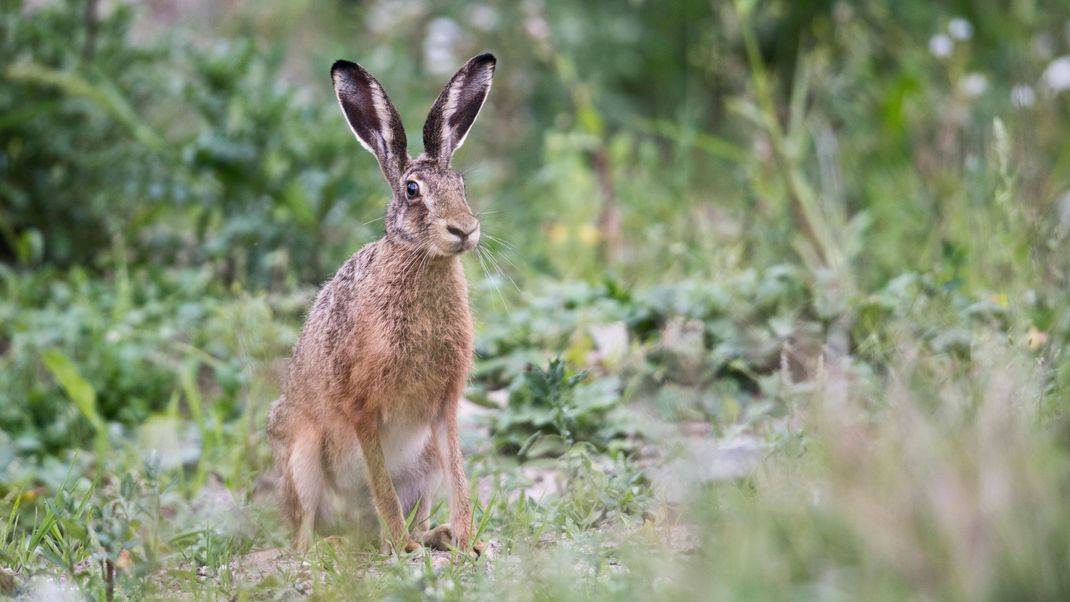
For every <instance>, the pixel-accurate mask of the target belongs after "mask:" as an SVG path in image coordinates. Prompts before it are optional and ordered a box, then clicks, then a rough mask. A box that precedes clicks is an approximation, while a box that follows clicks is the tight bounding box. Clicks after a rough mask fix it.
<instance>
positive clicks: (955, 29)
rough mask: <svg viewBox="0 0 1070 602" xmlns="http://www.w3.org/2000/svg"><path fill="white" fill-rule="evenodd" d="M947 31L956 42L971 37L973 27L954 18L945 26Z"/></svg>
mask: <svg viewBox="0 0 1070 602" xmlns="http://www.w3.org/2000/svg"><path fill="white" fill-rule="evenodd" d="M947 31H948V33H950V34H951V37H953V38H955V39H956V40H968V39H970V38H972V37H973V25H970V22H969V21H967V20H966V19H963V18H962V17H955V18H954V19H951V22H950V23H948V24H947Z"/></svg>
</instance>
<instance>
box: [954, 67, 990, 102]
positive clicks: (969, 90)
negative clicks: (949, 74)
mask: <svg viewBox="0 0 1070 602" xmlns="http://www.w3.org/2000/svg"><path fill="white" fill-rule="evenodd" d="M959 88H961V89H962V93H963V94H965V95H966V96H969V97H970V98H977V97H978V96H980V95H982V94H984V93H985V90H987V89H988V78H987V77H985V76H984V74H982V73H967V74H966V76H965V77H963V78H962V79H961V80H959Z"/></svg>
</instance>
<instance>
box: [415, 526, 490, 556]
mask: <svg viewBox="0 0 1070 602" xmlns="http://www.w3.org/2000/svg"><path fill="white" fill-rule="evenodd" d="M458 543H460V542H459V541H457V539H456V538H455V537H454V534H453V528H452V527H450V526H449V525H439V526H437V527H435V528H434V529H431V530H430V531H428V532H427V534H425V535H424V545H425V546H427V547H429V548H432V549H434V550H449V549H450V546H456V545H457V544H458ZM483 548H484V545H483V542H481V541H477V542H475V543H474V544H472V551H473V552H475V553H476V556H482V555H483Z"/></svg>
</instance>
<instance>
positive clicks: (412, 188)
mask: <svg viewBox="0 0 1070 602" xmlns="http://www.w3.org/2000/svg"><path fill="white" fill-rule="evenodd" d="M418 194H420V185H419V184H417V183H416V182H413V181H412V180H409V181H408V182H405V195H406V196H408V197H409V198H410V199H415V198H416V195H418Z"/></svg>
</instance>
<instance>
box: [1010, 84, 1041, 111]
mask: <svg viewBox="0 0 1070 602" xmlns="http://www.w3.org/2000/svg"><path fill="white" fill-rule="evenodd" d="M1036 101H1037V93H1036V92H1034V91H1033V87H1032V86H1029V85H1026V84H1018V85H1017V86H1015V87H1014V88H1011V104H1012V105H1014V106H1015V107H1016V108H1019V109H1025V108H1028V107H1031V106H1033V105H1034V104H1035V103H1036Z"/></svg>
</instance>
